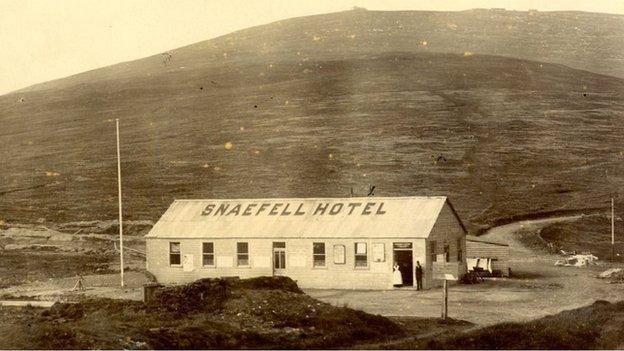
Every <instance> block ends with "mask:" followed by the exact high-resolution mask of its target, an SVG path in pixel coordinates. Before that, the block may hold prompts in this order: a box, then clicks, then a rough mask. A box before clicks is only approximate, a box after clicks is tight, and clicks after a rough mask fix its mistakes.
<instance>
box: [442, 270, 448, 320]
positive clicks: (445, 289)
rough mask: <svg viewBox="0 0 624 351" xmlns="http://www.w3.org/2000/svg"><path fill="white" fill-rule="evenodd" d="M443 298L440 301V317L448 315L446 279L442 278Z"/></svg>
mask: <svg viewBox="0 0 624 351" xmlns="http://www.w3.org/2000/svg"><path fill="white" fill-rule="evenodd" d="M443 298H444V300H443V302H442V319H446V318H447V317H448V280H446V278H445V279H444V296H443Z"/></svg>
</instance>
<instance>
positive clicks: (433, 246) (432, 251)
mask: <svg viewBox="0 0 624 351" xmlns="http://www.w3.org/2000/svg"><path fill="white" fill-rule="evenodd" d="M429 246H430V252H429V255H431V257H430V258H431V262H436V261H438V256H436V243H435V241H432V242H430V243H429Z"/></svg>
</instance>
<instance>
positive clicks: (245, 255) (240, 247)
mask: <svg viewBox="0 0 624 351" xmlns="http://www.w3.org/2000/svg"><path fill="white" fill-rule="evenodd" d="M236 265H237V266H239V267H241V266H242V267H244V266H249V243H236Z"/></svg>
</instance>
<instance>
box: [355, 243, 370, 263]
mask: <svg viewBox="0 0 624 351" xmlns="http://www.w3.org/2000/svg"><path fill="white" fill-rule="evenodd" d="M355 267H368V256H367V254H366V243H355Z"/></svg>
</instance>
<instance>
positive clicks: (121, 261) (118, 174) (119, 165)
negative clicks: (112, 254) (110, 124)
mask: <svg viewBox="0 0 624 351" xmlns="http://www.w3.org/2000/svg"><path fill="white" fill-rule="evenodd" d="M115 126H116V127H117V191H118V198H119V257H120V265H121V270H120V272H121V287H122V288H123V287H124V257H123V220H122V207H121V156H120V152H119V118H117V119H115Z"/></svg>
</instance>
